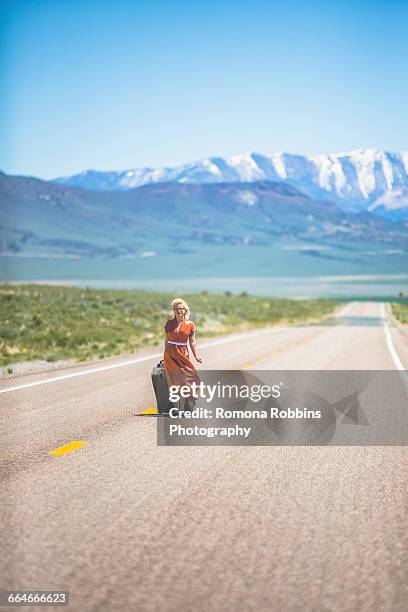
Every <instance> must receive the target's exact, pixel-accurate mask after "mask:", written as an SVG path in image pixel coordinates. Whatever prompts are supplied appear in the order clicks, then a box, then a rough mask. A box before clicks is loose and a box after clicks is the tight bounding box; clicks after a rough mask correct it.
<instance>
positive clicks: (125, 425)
mask: <svg viewBox="0 0 408 612" xmlns="http://www.w3.org/2000/svg"><path fill="white" fill-rule="evenodd" d="M385 315H386V309H384V307H383V306H382V305H380V304H376V303H352V304H350V305H348V306H347V307H346V308H345V309H343V312H342V313H341V316H338V317H337V318H336V320H335V321H331V322H326V323H324V324H321V325H311V326H303V327H301V326H299V327H289V328H285V327H283V328H274V329H269V330H265V332H261V331H257V332H253V333H248V334H240V335H236V336H233V337H230V338H227V339H217V340H213V341H210V342H206V343H202V344H203V346H202V349H201V353H202V356H203V358H204V363H203V365H202V367H205V368H207V369H210V368H211V369H240V368H246V369H275V370H277V369H279V370H285V369H301V370H304V369H314V370H326V369H333V370H337V369H339V370H343V369H361V370H363V369H364V370H370V369H372V370H384V369H385V370H394V369H396V368H400V369H401V368H407V367H408V338H407V336H406V335H405V334H404V333H403V332H402V331H400V330H399V329H398V328H396V327H395V326H394V325H393V324H392V323H390V322H387V321H386V319H387V317H386V316H385ZM152 353H154V351H152V350H151V349H149V350H146V351H144V353H142V354H140V355H138V356H135V360H139V361H136V362H134V363H131V364H128V365H124V364H125V363H127V362H128V361H130V359H129V358H121V359H112V360H108V361H106V362H104V367H105V368H106V366H111V365H120V367H115V368H111V369H104V370H101V371H94V372H91V373H89V371H90V370H96V369H97V368H98V367H100V366H83V365H82V366H75V367H73V368H68V369H66V370H64V371H58V372H55V371H53V372H52V373H50V374H49V375H46V374H44V372H42V373H40V374H31V375H27V376H21V377H18V378H15V379H9V380H7V381H2V383H1V384H0V391H6V392H4V393H1V394H0V403H1V427H2V431H3V433H5V436H3V439H4V441H3V442H2V455H3V469H2V476H1V483H0V487H1V495H2V500H3V505H2V519H3V520H2V535H1V539H2V543H1V549H2V554H1V555H0V576H1V578H0V588H1V589H3V590H4V589H20V590H30V589H36V590H39V589H43V590H68V591H70V608H69V609H72V610H77V611H81V612H82V611H83V612H86V611H88V610H95V611H96V610H98V611H111V610H112V611H122V610H123V611H126V612H127V611H128V610H129V611H133V610H136V611H139V610H140V611H153V610H154V611H173V610H174V611H176V610H177V611H179V610H182V611H201V610H205V611H212V610H214V611H215V610H216V611H218V610H223V611H224V610H225V611H234V612H235V611H237V610H238V611H240V610H243V611H244V610H245V611H246V610H258V611H259V610H262V611H263V610H265V611H266V610H268V611H269V610H279V611H285V610H291V611H292V610H293V611H297V610H302V611H303V612H305V611H307V612H308V611H320V610H322V611H331V610H333V611H356V612H357V611H358V612H364V611H372V610H381V611H403V610H404V611H405V610H408V531H407V525H408V505H407V501H408V492H407V489H408V487H407V483H408V474H407V463H408V462H407V459H408V453H407V449H406V447H401V446H400V447H390V446H387V447H378V446H376V447H363V446H356V447H320V446H319V447H211V448H208V447H178V448H175V447H171V448H169V447H158V446H157V444H156V425H157V419H155V418H152V417H150V418H149V417H138V416H135V415H136V414H137V413H138V412H140V411H141V410H144V409H147V408H149V407H151V406H153V405H154V401H153V395H152V390H151V385H150V371H151V368H152V365H153V364H154V363H155V362H156V361H157V357H153V358H151V357H149V355H151V354H152ZM83 372H88V373H87V374H85V375H83V374H82V373H83ZM78 374H80V375H78ZM73 375H75V376H73ZM45 379H53V380H52V382H46V383H45V384H43V381H44V380H45ZM33 383H41V384H35V385H33ZM22 385H26V386H24V387H22V388H16V389H14V390H9V391H7V389H10V388H13V387H21V386H22ZM72 441H83V442H86V444H85V445H84V446H82V448H79V449H77V450H75V451H73V452H70V453H68V454H65V455H63V456H53V455H50V454H49V451H52V450H53V449H56V448H58V447H61V446H64V445H66V444H68V443H70V442H72ZM3 609H6V608H3ZM26 609H28V608H26ZM32 609H37V610H38V609H39V608H32ZM44 609H47V608H44Z"/></svg>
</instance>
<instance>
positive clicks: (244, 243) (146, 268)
mask: <svg viewBox="0 0 408 612" xmlns="http://www.w3.org/2000/svg"><path fill="white" fill-rule="evenodd" d="M0 215H1V225H0V256H2V259H1V260H0V261H1V263H2V264H4V265H3V273H2V278H3V279H13V278H33V279H35V278H101V279H103V278H106V277H109V278H118V279H119V278H120V279H127V278H134V277H135V276H137V277H138V278H146V279H150V280H151V279H154V278H166V277H169V276H172V277H173V278H189V277H190V278H192V277H197V275H199V276H201V277H206V276H212V277H214V276H217V277H221V276H231V275H236V274H240V275H245V276H248V277H252V276H254V275H255V276H262V275H265V274H278V275H302V274H365V273H371V274H377V273H379V272H383V273H391V274H394V273H401V272H405V271H406V270H407V269H408V232H407V228H406V227H405V226H404V225H403V224H402V223H395V222H392V221H389V220H386V219H382V218H379V217H376V216H374V215H373V214H371V213H369V212H361V213H358V214H350V213H345V212H344V211H342V210H340V209H339V208H338V207H337V206H336V205H335V204H333V203H332V202H327V201H322V200H317V199H313V198H310V197H308V196H306V195H304V194H303V193H302V192H300V191H299V190H298V189H296V188H294V187H291V186H289V185H287V184H285V183H279V182H271V181H258V182H252V183H242V182H238V183H221V184H208V183H207V184H201V185H197V184H183V183H159V184H153V185H145V186H142V187H139V188H138V189H132V190H128V191H121V192H108V191H106V192H95V191H88V190H85V189H80V188H75V187H68V186H65V185H59V184H56V183H53V182H46V181H41V180H39V179H35V178H29V177H14V176H6V175H4V174H1V175H0Z"/></svg>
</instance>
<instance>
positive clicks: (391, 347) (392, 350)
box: [381, 302, 405, 371]
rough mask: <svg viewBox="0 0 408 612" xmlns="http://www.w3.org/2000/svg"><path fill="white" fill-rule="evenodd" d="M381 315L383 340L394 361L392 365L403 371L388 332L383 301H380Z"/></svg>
mask: <svg viewBox="0 0 408 612" xmlns="http://www.w3.org/2000/svg"><path fill="white" fill-rule="evenodd" d="M381 316H382V319H383V324H384V334H385V341H386V343H387V348H388V351H389V353H390V355H391V358H392V360H393V362H394V365H395V367H396V368H397V370H403V371H405V368H404V366H403V365H402V361H401V359H400V358H399V355H398V353H397V351H396V350H395V347H394V343H393V341H392V338H391V332H390V328H389V325H388V319H387V313H386V311H385V303H384V302H382V304H381Z"/></svg>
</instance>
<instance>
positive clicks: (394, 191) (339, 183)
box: [55, 149, 408, 221]
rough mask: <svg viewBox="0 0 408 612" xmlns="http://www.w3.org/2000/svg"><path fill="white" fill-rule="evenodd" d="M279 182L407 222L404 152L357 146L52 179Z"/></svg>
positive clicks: (92, 186)
mask: <svg viewBox="0 0 408 612" xmlns="http://www.w3.org/2000/svg"><path fill="white" fill-rule="evenodd" d="M259 181H279V182H281V183H284V184H287V185H290V186H292V187H296V188H297V189H299V190H300V191H301V192H302V193H303V194H305V195H307V196H309V197H310V198H314V199H320V200H322V199H323V200H326V201H330V202H335V203H336V204H337V205H338V206H339V207H340V208H341V209H342V210H344V211H346V212H359V211H362V210H366V211H370V212H372V213H373V214H375V215H377V216H383V217H386V218H388V219H393V220H396V221H398V220H399V221H404V220H408V150H407V151H401V152H398V153H392V152H387V151H382V150H378V149H358V150H355V151H351V152H348V153H335V154H331V155H311V156H306V155H293V154H290V153H273V154H271V155H261V154H259V153H250V154H249V153H248V154H246V155H237V156H232V157H210V158H207V159H203V160H200V161H197V162H193V163H189V164H186V165H182V166H177V167H174V168H168V167H165V168H156V169H155V168H148V167H146V168H136V169H128V170H123V171H117V172H99V171H95V170H86V171H84V172H82V173H80V174H76V175H73V176H68V177H62V178H57V179H55V182H57V183H60V184H63V185H66V186H71V187H82V188H85V189H89V190H94V191H126V190H129V189H134V188H136V187H140V186H142V185H150V184H155V183H163V182H177V183H181V184H185V183H187V184H188V183H191V184H199V185H200V184H208V183H210V184H213V183H237V182H240V183H243V182H245V183H251V182H259Z"/></svg>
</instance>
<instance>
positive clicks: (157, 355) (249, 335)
mask: <svg viewBox="0 0 408 612" xmlns="http://www.w3.org/2000/svg"><path fill="white" fill-rule="evenodd" d="M286 329H288V326H287V325H282V326H276V327H273V328H271V329H268V328H266V330H265V329H264V330H263V331H256V332H249V333H246V334H238V335H236V336H232V337H228V338H221V339H220V340H214V341H210V342H204V343H203V344H201V345H200V346H201V348H211V347H212V346H218V345H220V344H227V343H228V342H235V341H236V340H242V339H246V338H252V337H255V336H264V335H266V334H276V333H278V332H280V331H285V330H286ZM162 357H163V353H154V354H151V355H146V357H137V358H135V359H128V360H127V361H124V362H122V363H113V364H111V365H106V366H100V367H97V368H91V369H89V370H85V371H83V372H73V373H72V374H62V375H61V376H54V377H53V378H44V379H43V380H37V381H35V382H31V383H25V384H23V385H16V386H15V387H6V388H5V389H0V393H10V392H11V391H18V390H19V389H28V388H30V387H36V386H37V385H47V384H48V383H52V382H57V381H59V380H67V379H68V378H76V377H77V376H87V375H88V374H95V373H97V372H106V371H107V370H114V369H115V368H124V367H126V366H129V365H133V364H135V363H143V362H144V361H151V360H152V359H158V358H162Z"/></svg>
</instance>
